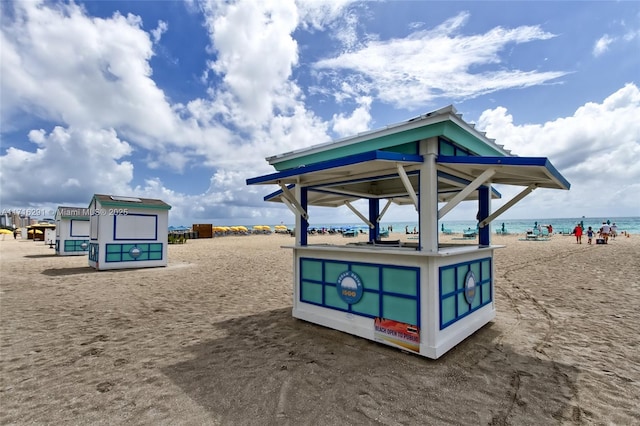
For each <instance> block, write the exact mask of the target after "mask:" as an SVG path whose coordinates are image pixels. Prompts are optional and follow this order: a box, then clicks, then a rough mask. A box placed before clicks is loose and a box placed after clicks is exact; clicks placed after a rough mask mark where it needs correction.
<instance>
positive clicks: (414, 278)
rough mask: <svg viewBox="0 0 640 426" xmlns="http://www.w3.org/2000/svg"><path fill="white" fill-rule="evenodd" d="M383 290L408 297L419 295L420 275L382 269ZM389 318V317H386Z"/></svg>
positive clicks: (400, 270)
mask: <svg viewBox="0 0 640 426" xmlns="http://www.w3.org/2000/svg"><path fill="white" fill-rule="evenodd" d="M382 283H383V288H382V289H383V290H384V291H386V292H393V293H398V294H406V295H408V296H417V295H418V285H417V283H418V274H417V271H415V270H410V269H397V268H386V267H383V268H382ZM385 318H389V317H385Z"/></svg>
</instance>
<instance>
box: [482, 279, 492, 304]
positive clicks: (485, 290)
mask: <svg viewBox="0 0 640 426" xmlns="http://www.w3.org/2000/svg"><path fill="white" fill-rule="evenodd" d="M490 301H491V283H490V282H488V283H485V284H482V304H483V305H485V304H487V303H489V302H490Z"/></svg>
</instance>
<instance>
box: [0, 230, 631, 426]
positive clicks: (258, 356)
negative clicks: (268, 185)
mask: <svg viewBox="0 0 640 426" xmlns="http://www.w3.org/2000/svg"><path fill="white" fill-rule="evenodd" d="M0 238H1V237H0ZM357 238H359V239H362V240H364V239H365V238H366V236H359V237H357ZM450 238H452V237H450V236H443V237H442V241H443V242H446V241H447V240H448V239H450ZM519 238H522V235H507V236H492V240H493V243H494V244H504V245H506V247H505V248H503V249H500V250H498V251H497V252H496V258H495V267H496V295H495V300H496V306H497V312H498V314H497V317H496V319H495V320H494V321H493V322H491V323H490V324H488V325H487V326H485V327H484V328H482V329H481V330H480V331H479V332H477V333H475V334H474V335H473V336H471V337H470V338H468V339H467V340H465V341H464V342H462V343H461V344H460V345H458V346H457V347H456V348H454V349H453V350H451V351H450V352H448V353H447V354H446V355H444V356H443V357H442V358H440V359H438V360H430V359H427V358H422V357H419V356H416V355H411V354H408V353H404V352H401V351H399V350H397V349H394V348H391V347H388V346H384V345H382V344H378V343H375V342H371V341H368V340H365V339H361V338H358V337H354V336H350V335H347V334H344V333H340V332H338V331H334V330H330V329H327V328H323V327H320V326H317V325H314V324H310V323H306V322H303V321H300V320H295V319H293V318H292V317H291V312H290V311H291V293H292V258H291V251H290V250H289V249H284V248H281V246H283V245H291V244H293V238H291V237H289V236H287V235H275V234H274V235H252V236H228V237H222V238H214V239H200V240H189V241H188V242H187V244H181V245H170V246H169V264H168V266H167V267H166V268H152V269H138V270H120V271H102V272H96V271H94V270H92V269H90V268H89V267H88V266H87V258H86V256H77V257H57V256H55V255H54V254H53V250H52V249H50V248H49V246H47V245H44V244H43V243H42V242H32V241H23V240H20V239H18V240H13V238H12V237H11V236H7V238H5V239H4V240H1V241H0V255H1V257H0V272H1V286H0V319H1V321H0V325H1V330H0V331H1V335H0V338H1V340H0V345H1V346H0V351H1V352H0V355H1V359H0V374H1V377H0V407H2V408H1V410H0V423H2V424H17V425H22V424H57V425H62V424H78V425H86V424H153V425H203V424H223V425H272V424H273V425H299V424H316V425H334V424H335V425H338V424H340V425H345V424H356V425H360V424H363V425H367V424H384V425H400V424H403V425H439V424H452V425H457V424H466V425H468V424H485V425H486V424H491V425H549V424H568V425H573V424H576V425H579V424H615V425H632V424H635V425H637V424H640V408H639V407H638V401H640V337H639V333H638V330H639V327H640V309H638V304H639V303H640V235H632V236H631V238H624V237H620V236H619V237H618V238H617V239H615V240H612V241H611V242H610V244H608V245H592V246H590V245H587V244H586V238H585V239H584V242H583V244H576V242H575V238H573V237H569V236H560V235H555V236H553V237H552V238H551V240H550V241H545V242H527V241H519ZM309 242H310V243H316V242H318V243H320V242H337V243H340V244H342V243H345V242H346V241H344V239H343V238H342V237H341V236H339V235H327V236H311V237H310V238H309Z"/></svg>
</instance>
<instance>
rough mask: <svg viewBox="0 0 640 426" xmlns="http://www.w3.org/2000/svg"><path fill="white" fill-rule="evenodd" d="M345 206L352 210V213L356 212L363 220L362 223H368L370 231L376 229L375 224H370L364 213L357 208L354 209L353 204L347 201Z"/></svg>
mask: <svg viewBox="0 0 640 426" xmlns="http://www.w3.org/2000/svg"><path fill="white" fill-rule="evenodd" d="M344 205H345V206H347V207H349V210H351V211H352V212H354V213H355V214H356V216H358V217H359V218H360V219H362V221H363V222H364V223H366V224H367V225H369V228H370V229H373V228H375V226H374V225H373V223H371V222H369V219H367V218H366V217H365V216H364V215H363V214H362V213H360V212H359V211H358V210H357V209H356V208H355V207H353V206H352V205H351V203H350V202H349V201H345V202H344Z"/></svg>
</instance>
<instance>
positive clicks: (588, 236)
mask: <svg viewBox="0 0 640 426" xmlns="http://www.w3.org/2000/svg"><path fill="white" fill-rule="evenodd" d="M594 234H595V232H594V231H593V229H592V228H591V227H589V229H587V238H588V240H587V244H591V243H592V242H593V235H594Z"/></svg>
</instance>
